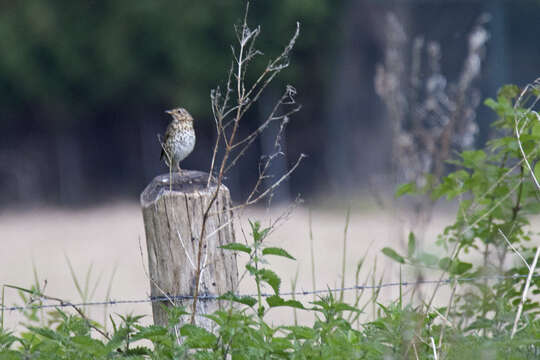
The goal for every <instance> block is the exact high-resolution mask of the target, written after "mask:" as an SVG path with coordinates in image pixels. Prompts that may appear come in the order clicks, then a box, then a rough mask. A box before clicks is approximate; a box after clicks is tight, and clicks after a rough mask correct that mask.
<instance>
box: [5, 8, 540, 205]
mask: <svg viewBox="0 0 540 360" xmlns="http://www.w3.org/2000/svg"><path fill="white" fill-rule="evenodd" d="M243 9H244V2H242V1H223V0H207V1H200V2H197V1H184V0H135V1H127V0H109V1H99V0H85V1H67V0H54V1H43V0H24V1H1V2H0V48H1V49H2V54H1V56H0V129H1V131H0V201H1V202H2V203H11V204H18V203H51V204H85V203H91V202H95V201H102V200H107V199H111V197H130V198H134V197H136V196H137V195H138V194H139V192H140V191H141V190H142V189H143V187H144V186H145V185H146V183H147V182H148V181H149V180H150V179H151V178H153V177H154V176H155V175H157V174H159V173H161V172H165V171H166V168H165V166H164V165H163V164H161V163H160V161H159V153H160V146H159V142H158V138H157V134H163V133H164V131H165V127H166V125H167V123H168V121H169V118H168V115H167V114H165V113H164V110H166V109H169V108H172V107H176V106H183V107H186V108H187V109H188V110H190V112H191V113H192V114H193V115H194V117H195V119H196V131H197V135H198V143H197V146H196V149H195V151H194V153H193V154H192V155H191V156H190V157H189V158H188V159H187V160H186V161H185V162H184V165H183V167H184V168H190V169H198V170H207V169H208V168H209V161H210V158H211V150H212V144H213V141H214V130H213V121H212V117H211V108H210V100H209V94H210V89H212V88H214V87H216V86H217V85H218V84H223V81H224V80H225V79H226V75H227V71H228V68H229V66H230V62H231V50H230V46H231V45H232V44H234V42H235V34H234V29H233V25H234V24H238V22H239V19H240V18H241V16H242V14H243ZM388 11H393V12H395V13H396V14H397V15H398V16H399V17H400V19H402V21H403V23H404V25H405V26H406V28H407V29H408V31H409V32H410V36H411V37H412V36H414V34H424V35H425V36H426V37H427V38H431V39H434V40H437V41H440V42H441V43H442V53H443V62H442V64H443V67H444V69H443V71H444V72H445V73H446V74H448V76H449V77H450V78H451V77H452V76H453V75H455V74H456V73H457V72H458V71H459V66H461V61H462V59H463V57H464V54H465V52H466V38H467V34H468V33H469V32H470V30H471V27H472V25H473V24H474V23H475V21H476V20H477V18H478V16H479V15H480V14H481V13H484V12H487V13H489V14H491V17H492V20H491V22H490V23H489V25H488V29H489V31H490V34H491V40H490V43H489V47H488V54H487V57H486V63H485V65H484V66H485V67H484V69H483V75H482V80H481V82H480V83H479V84H478V87H479V88H480V89H481V90H482V95H483V96H493V95H494V93H495V91H496V88H497V87H498V86H500V85H501V84H503V83H505V82H517V83H519V84H523V83H525V82H528V81H531V80H532V79H534V78H535V77H536V76H537V75H538V73H537V71H538V63H539V60H540V48H539V47H538V45H537V42H536V38H535V36H536V34H537V33H538V31H539V30H540V22H539V21H538V19H539V18H540V2H538V1H536V2H530V1H516V2H503V1H502V0H498V1H492V2H485V3H484V2H480V1H455V2H454V1H445V2H442V4H441V2H437V3H435V2H424V1H395V2H394V1H387V2H382V3H381V2H378V1H367V0H366V1H364V0H337V1H336V0H334V1H332V0H275V1H262V0H257V1H254V2H253V3H252V4H251V9H250V14H249V19H250V23H251V24H252V25H253V26H255V25H257V24H260V25H261V27H262V34H261V36H260V40H259V46H260V48H261V50H262V51H263V52H264V53H265V54H268V55H269V56H272V55H274V54H276V53H277V52H279V51H280V50H281V48H282V46H283V45H284V44H286V43H287V41H288V39H289V37H290V36H291V35H292V33H293V32H294V28H295V24H296V21H299V22H300V23H301V34H300V38H299V40H298V42H297V46H296V48H295V50H294V52H293V58H292V64H291V67H290V68H289V69H288V70H287V71H286V72H285V73H284V76H283V77H282V78H281V79H280V83H276V84H275V85H274V86H273V87H272V88H270V89H269V91H268V93H267V94H266V95H265V97H263V98H262V99H261V101H260V103H259V106H258V109H255V110H254V111H253V112H252V113H251V114H250V116H249V118H248V123H247V124H246V126H244V128H243V131H246V132H247V131H249V130H250V129H253V128H255V127H256V126H257V123H258V122H259V121H261V118H262V115H263V114H264V112H265V110H266V109H268V107H269V106H271V105H272V103H273V101H275V99H276V98H277V97H278V96H279V95H280V92H281V88H280V86H282V85H284V84H286V83H290V84H292V85H294V86H295V87H296V88H297V90H298V93H299V95H298V101H299V102H300V103H301V104H303V109H302V111H301V112H300V113H299V114H297V115H295V116H294V118H293V119H292V122H291V124H290V126H289V132H288V135H287V139H286V150H287V153H289V154H291V156H290V161H294V160H295V159H296V156H297V155H298V153H300V152H303V153H306V154H308V155H309V156H310V157H309V158H308V159H307V160H306V161H305V162H304V163H303V165H302V166H301V168H300V170H299V171H298V172H297V173H296V174H295V175H294V176H293V178H292V179H291V180H290V181H289V182H288V183H287V184H286V186H285V187H284V188H283V189H282V190H281V192H280V196H282V197H284V198H287V197H289V196H293V197H294V195H295V194H296V193H298V192H300V193H302V194H304V195H305V194H307V195H310V194H314V195H317V194H320V193H321V192H323V191H324V192H325V193H326V194H328V193H330V194H335V195H344V194H347V193H349V192H351V191H358V189H360V188H361V187H362V186H363V185H365V184H367V183H368V182H369V181H370V180H372V179H374V178H376V179H379V180H380V179H384V175H385V174H386V171H387V169H388V152H389V149H390V146H389V145H388V142H389V141H390V138H389V137H388V135H387V131H386V130H387V126H388V125H387V124H386V123H385V121H384V120H385V117H384V109H383V107H382V105H381V102H380V100H379V99H378V98H377V97H376V95H375V92H374V89H373V78H374V74H375V64H376V63H377V62H379V61H380V60H381V58H382V54H381V51H382V48H383V46H382V42H383V40H382V39H383V33H384V28H383V24H384V21H383V19H384V15H385V14H386V13H387V12H388ZM261 65H262V66H264V65H265V62H264V60H261V61H259V62H256V63H255V64H254V69H253V72H252V73H250V76H253V75H254V74H255V71H256V70H257V67H259V69H260V66H261ZM479 117H480V126H481V131H482V132H481V138H480V141H482V140H483V139H485V137H486V136H487V133H488V128H487V126H485V124H487V123H488V122H489V121H490V119H491V114H490V113H489V112H487V111H485V110H483V109H482V110H480V112H479ZM265 146H266V145H265V143H264V138H263V139H262V140H261V142H260V144H257V147H256V148H255V149H256V151H254V152H253V153H252V154H250V155H249V157H248V158H247V159H246V161H245V162H244V164H243V165H241V167H239V168H238V169H237V171H236V172H235V173H234V174H232V175H231V176H230V178H229V179H227V183H228V185H229V186H230V187H231V188H232V190H233V194H239V195H240V194H242V189H245V188H248V184H250V183H251V182H252V181H253V180H254V179H255V177H256V171H257V167H256V163H257V159H258V157H259V155H260V154H261V153H264V152H265ZM288 165H289V164H287V162H286V161H284V162H283V163H282V164H276V169H275V171H281V170H283V169H285V168H286V167H287V166H288Z"/></svg>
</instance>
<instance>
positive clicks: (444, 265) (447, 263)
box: [439, 257, 452, 271]
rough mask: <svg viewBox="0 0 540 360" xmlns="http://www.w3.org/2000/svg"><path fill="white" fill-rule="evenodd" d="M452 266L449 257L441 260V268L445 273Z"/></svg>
mask: <svg viewBox="0 0 540 360" xmlns="http://www.w3.org/2000/svg"><path fill="white" fill-rule="evenodd" d="M451 265H452V260H451V259H450V258H449V257H444V258H442V259H441V260H439V268H440V269H441V270H444V271H448V269H450V266H451Z"/></svg>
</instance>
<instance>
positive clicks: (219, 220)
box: [141, 170, 238, 330]
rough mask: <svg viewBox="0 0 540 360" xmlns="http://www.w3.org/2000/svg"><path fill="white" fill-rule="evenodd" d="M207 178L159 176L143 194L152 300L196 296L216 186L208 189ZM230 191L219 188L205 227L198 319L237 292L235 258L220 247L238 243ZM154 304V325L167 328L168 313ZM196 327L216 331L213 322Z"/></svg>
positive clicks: (201, 175) (186, 302)
mask: <svg viewBox="0 0 540 360" xmlns="http://www.w3.org/2000/svg"><path fill="white" fill-rule="evenodd" d="M207 180H208V174H207V173H204V172H200V171H187V170H183V171H182V173H181V174H178V173H177V172H175V173H173V174H172V191H170V184H169V174H166V175H160V176H157V177H156V178H154V179H153V180H152V182H151V183H150V184H148V186H147V187H146V189H144V191H143V192H142V194H141V206H142V212H143V218H144V227H145V232H146V245H147V249H148V268H149V276H150V288H151V296H164V295H165V294H166V295H168V296H193V294H194V292H195V281H196V280H195V278H196V271H197V254H198V251H199V241H200V239H199V236H200V234H201V227H202V222H203V214H204V211H205V210H206V208H207V206H208V204H209V203H210V199H211V198H212V196H213V195H214V193H215V191H216V186H215V185H213V184H210V186H209V187H207V186H206V185H207ZM230 208H231V198H230V194H229V189H227V187H225V186H224V185H221V187H220V190H219V194H218V196H217V198H216V201H215V202H214V204H213V205H212V208H211V210H210V213H209V214H210V216H209V218H208V220H207V222H206V231H205V234H206V235H205V239H204V243H203V247H202V249H203V253H202V257H201V259H202V260H201V267H202V272H201V277H200V285H199V297H200V298H199V300H198V301H197V314H198V315H201V314H210V313H212V312H214V311H215V310H217V309H219V308H220V307H221V306H222V305H223V304H222V302H221V301H218V300H216V299H213V298H212V297H213V296H216V295H221V294H224V293H226V292H227V291H231V290H233V291H236V289H237V285H238V269H237V266H236V255H235V254H234V253H233V252H231V251H228V250H222V249H220V248H219V246H221V245H224V244H227V243H230V242H234V227H233V223H232V220H233V217H232V213H231V210H230ZM174 302H175V305H182V306H185V307H186V309H187V310H188V311H190V310H191V304H192V302H193V300H192V299H184V300H181V299H178V300H175V301H174ZM163 304H164V305H166V306H171V303H170V301H163V302H161V301H160V302H154V303H152V313H153V316H154V324H156V325H161V326H167V323H168V319H167V312H166V311H164V309H162V305H163ZM195 319H196V324H197V325H199V326H201V327H204V328H205V329H207V330H212V326H213V324H214V323H213V322H212V321H210V320H209V319H206V318H204V317H201V316H196V318H195Z"/></svg>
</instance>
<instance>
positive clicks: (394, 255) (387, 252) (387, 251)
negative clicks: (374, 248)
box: [382, 247, 405, 264]
mask: <svg viewBox="0 0 540 360" xmlns="http://www.w3.org/2000/svg"><path fill="white" fill-rule="evenodd" d="M382 253H383V254H384V255H386V256H388V257H389V258H391V259H394V260H395V261H397V262H398V263H400V264H405V259H404V258H403V257H402V256H401V255H399V254H398V253H397V252H395V250H394V249H391V248H389V247H385V248H384V249H382Z"/></svg>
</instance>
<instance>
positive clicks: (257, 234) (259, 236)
mask: <svg viewBox="0 0 540 360" xmlns="http://www.w3.org/2000/svg"><path fill="white" fill-rule="evenodd" d="M249 224H250V225H251V235H252V236H253V241H255V243H258V242H261V241H263V240H264V238H265V237H266V236H267V235H268V233H269V232H270V230H271V228H270V227H268V228H264V229H262V230H261V223H260V222H258V221H255V222H251V220H250V221H249Z"/></svg>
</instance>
